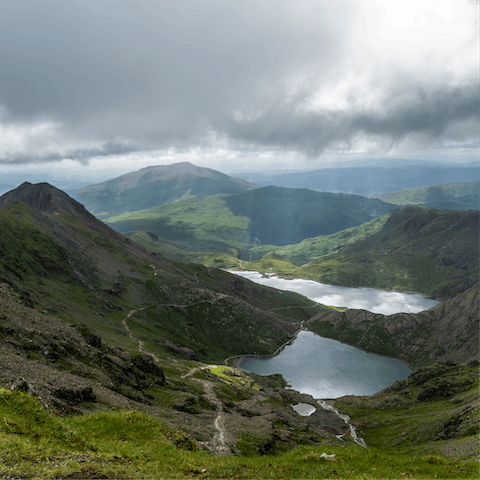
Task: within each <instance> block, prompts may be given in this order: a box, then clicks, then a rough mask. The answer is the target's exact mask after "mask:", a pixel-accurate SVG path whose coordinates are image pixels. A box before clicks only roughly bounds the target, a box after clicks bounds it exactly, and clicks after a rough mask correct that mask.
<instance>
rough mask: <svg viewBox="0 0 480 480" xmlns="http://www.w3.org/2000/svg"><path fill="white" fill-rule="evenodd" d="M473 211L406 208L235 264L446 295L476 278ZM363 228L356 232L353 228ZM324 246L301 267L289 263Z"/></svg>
mask: <svg viewBox="0 0 480 480" xmlns="http://www.w3.org/2000/svg"><path fill="white" fill-rule="evenodd" d="M479 215H480V214H479V212H478V211H467V212H457V211H442V210H435V209H429V208H425V207H407V208H404V209H400V210H395V211H394V212H392V213H391V214H389V215H386V216H384V217H382V218H381V219H378V220H377V221H374V222H371V223H370V224H365V225H364V226H362V227H357V228H354V229H350V230H346V231H345V232H340V233H339V234H336V235H331V236H327V237H318V238H316V239H308V240H305V241H304V242H302V243H300V244H298V245H290V246H287V247H281V248H277V249H274V250H273V253H268V254H267V255H265V256H264V257H263V258H262V259H260V260H256V261H253V262H250V263H248V262H242V265H241V267H242V268H245V269H247V270H255V271H259V272H262V273H267V272H276V273H277V274H279V275H283V276H289V277H292V276H293V277H298V278H308V279H311V280H316V281H319V282H321V283H327V284H332V285H342V286H351V287H373V288H379V289H382V290H397V291H403V292H416V293H422V294H424V295H428V296H431V297H433V298H438V299H446V298H452V297H454V296H455V295H458V294H459V293H462V292H464V291H465V290H467V289H468V288H470V287H472V286H473V285H475V283H477V282H478V280H479V273H478V257H479V244H480V243H479V242H480V239H479ZM367 227H368V228H369V230H364V233H365V235H360V233H361V230H357V229H362V228H365V229H366V228H367ZM337 242H338V243H337ZM340 242H345V243H340ZM269 248H271V247H269ZM257 250H259V248H257ZM329 251H330V252H331V253H328V254H326V255H323V256H319V258H316V259H315V260H312V261H310V262H309V263H306V264H304V265H302V266H297V265H295V264H294V263H293V262H292V261H299V260H300V262H301V261H302V260H304V259H308V258H311V257H313V256H315V255H317V254H319V255H320V254H321V253H322V252H329Z"/></svg>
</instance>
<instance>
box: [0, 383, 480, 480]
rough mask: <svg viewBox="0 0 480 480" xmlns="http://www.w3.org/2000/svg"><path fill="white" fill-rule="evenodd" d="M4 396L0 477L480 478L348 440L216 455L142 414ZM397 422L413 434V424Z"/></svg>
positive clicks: (441, 461)
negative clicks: (64, 408)
mask: <svg viewBox="0 0 480 480" xmlns="http://www.w3.org/2000/svg"><path fill="white" fill-rule="evenodd" d="M0 399H1V401H0V415H1V417H2V418H3V419H4V422H3V426H2V428H1V430H0V445H1V447H0V448H1V459H0V474H3V475H8V477H9V478H11V477H12V476H15V477H20V476H23V477H35V478H59V476H62V477H65V476H71V477H74V478H80V477H81V478H159V477H161V478H365V479H368V478H476V477H477V476H478V463H477V461H476V460H467V461H462V460H456V461H454V460H447V459H445V458H442V457H439V456H435V455H427V456H423V457H418V456H416V455H402V454H398V452H395V453H392V454H390V453H388V452H387V451H385V449H384V447H383V446H381V447H380V448H376V447H370V448H367V449H362V448H361V447H359V446H357V445H351V444H349V445H346V446H344V447H326V448H325V447H324V446H322V447H312V446H308V447H301V448H298V449H295V450H293V451H291V452H288V453H283V454H277V455H267V456H250V457H244V456H239V457H215V456H211V455H209V454H207V453H205V452H201V451H197V450H195V448H194V445H193V443H192V441H191V440H190V439H189V438H188V437H187V436H185V435H184V434H182V433H181V432H178V431H176V430H172V429H171V428H168V427H166V426H164V425H162V424H161V423H159V422H158V421H157V420H155V419H153V418H151V417H148V416H147V415H145V414H143V413H140V412H132V411H130V412H126V411H117V412H114V413H101V412H100V413H95V414H92V415H86V416H81V417H79V416H73V417H68V418H58V417H54V416H51V415H48V414H47V413H46V412H45V411H44V410H43V408H42V406H41V405H40V404H39V403H38V402H37V401H36V400H35V399H34V398H32V397H29V396H27V395H25V394H22V393H16V392H10V391H6V390H0ZM477 415H478V413H477ZM382 420H383V415H382ZM398 423H399V425H400V426H402V428H407V429H408V431H409V433H410V429H409V428H408V427H403V424H402V423H401V422H398ZM399 425H396V426H397V427H398V426H399ZM477 431H478V429H477ZM382 434H383V432H382ZM382 436H383V435H382ZM407 438H410V435H409V437H407ZM377 443H379V442H378V440H377ZM325 450H327V452H328V453H329V454H332V453H335V454H336V457H335V458H334V459H333V460H326V459H323V458H320V454H321V453H322V452H324V451H325Z"/></svg>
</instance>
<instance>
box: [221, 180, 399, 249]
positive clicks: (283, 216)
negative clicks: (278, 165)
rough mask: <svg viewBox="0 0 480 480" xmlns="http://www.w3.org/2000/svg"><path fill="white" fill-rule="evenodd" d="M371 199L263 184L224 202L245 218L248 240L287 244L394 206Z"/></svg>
mask: <svg viewBox="0 0 480 480" xmlns="http://www.w3.org/2000/svg"><path fill="white" fill-rule="evenodd" d="M372 200H376V199H368V198H365V197H362V196H359V195H347V194H341V193H339V194H334V193H326V192H315V191H313V190H309V189H307V188H303V189H296V188H280V187H263V188H258V189H255V190H251V191H249V192H245V193H241V194H237V195H232V196H229V197H227V198H226V199H225V203H226V205H227V206H228V207H229V208H230V210H231V211H232V212H233V214H234V215H236V216H241V217H246V218H248V219H249V225H248V232H249V235H250V239H251V241H253V242H258V243H259V244H272V245H290V244H292V243H298V242H301V241H302V240H304V239H305V238H311V237H316V236H319V235H330V234H332V233H336V232H339V231H341V230H345V229H346V228H349V227H355V226H358V225H361V224H362V223H366V222H369V221H370V220H374V219H376V218H378V217H380V216H382V215H385V214H386V213H389V212H391V211H392V210H394V209H395V208H396V207H394V206H392V205H390V204H388V203H385V202H381V201H372Z"/></svg>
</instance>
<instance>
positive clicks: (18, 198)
mask: <svg viewBox="0 0 480 480" xmlns="http://www.w3.org/2000/svg"><path fill="white" fill-rule="evenodd" d="M15 202H24V203H26V204H27V205H30V206H32V207H34V208H36V209H38V210H40V211H42V212H54V213H63V214H68V215H81V216H88V217H90V216H91V214H90V213H89V212H88V211H87V210H86V209H85V207H84V206H83V205H82V204H80V203H78V202H77V201H76V200H74V199H73V198H71V197H70V196H68V195H67V194H66V193H65V192H63V191H62V190H59V189H58V188H56V187H54V186H53V185H50V184H49V183H35V184H32V183H30V182H24V183H22V184H21V185H20V186H19V187H17V188H15V189H14V190H10V191H9V192H7V193H5V194H4V195H2V196H1V197H0V209H2V208H6V207H8V206H9V205H11V204H12V203H15Z"/></svg>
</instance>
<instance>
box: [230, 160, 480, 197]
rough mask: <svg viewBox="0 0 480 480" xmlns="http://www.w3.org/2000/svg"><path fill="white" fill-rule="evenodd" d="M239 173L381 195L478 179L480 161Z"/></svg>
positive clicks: (263, 181)
mask: <svg viewBox="0 0 480 480" xmlns="http://www.w3.org/2000/svg"><path fill="white" fill-rule="evenodd" d="M387 165H388V163H387ZM238 176H240V177H241V178H244V179H245V180H248V181H250V182H255V183H257V184H258V185H262V186H268V185H273V186H277V187H288V188H311V189H312V190H320V191H326V192H342V193H354V194H357V195H378V194H381V193H386V192H396V191H399V190H406V189H408V188H418V187H423V186H426V185H435V184H441V183H453V182H455V183H456V182H466V181H471V180H478V179H479V169H478V165H468V166H461V165H460V166H444V165H426V164H420V165H416V164H412V163H408V164H406V165H405V166H401V165H398V164H397V165H395V166H365V167H350V168H348V167H347V168H324V169H319V170H312V171H309V172H291V173H280V174H272V173H265V174H264V173H243V174H238Z"/></svg>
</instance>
